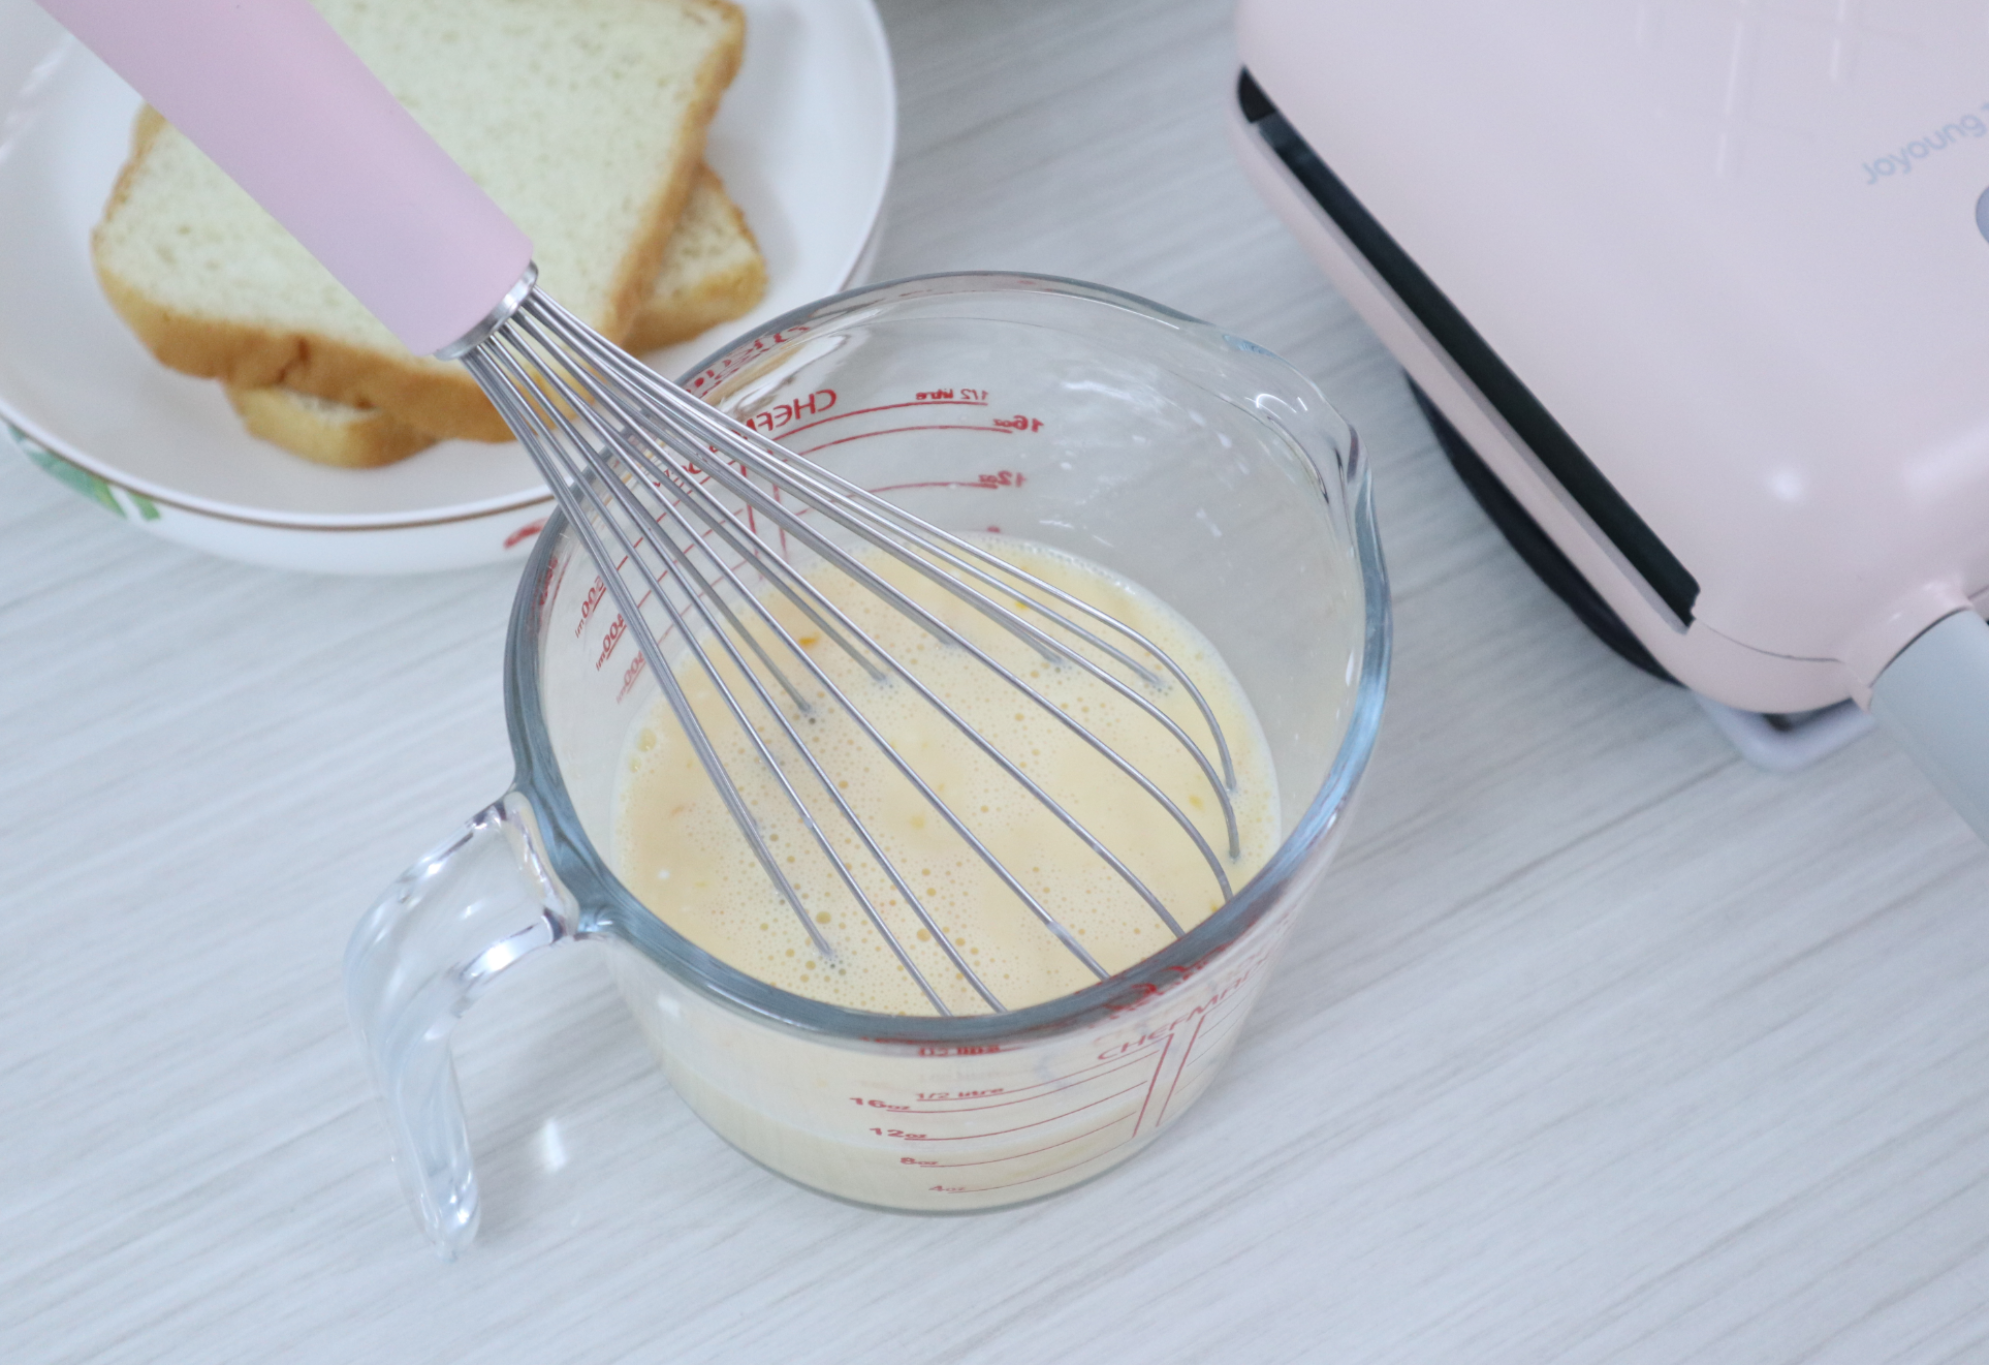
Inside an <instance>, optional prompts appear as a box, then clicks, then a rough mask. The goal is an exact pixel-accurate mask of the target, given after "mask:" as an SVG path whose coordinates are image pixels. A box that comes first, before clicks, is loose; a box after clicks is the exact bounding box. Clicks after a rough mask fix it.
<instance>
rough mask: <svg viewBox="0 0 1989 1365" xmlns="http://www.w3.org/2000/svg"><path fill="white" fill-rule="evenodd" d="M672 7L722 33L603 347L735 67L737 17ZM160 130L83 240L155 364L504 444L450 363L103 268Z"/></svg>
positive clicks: (487, 408) (732, 11) (611, 307)
mask: <svg viewBox="0 0 1989 1365" xmlns="http://www.w3.org/2000/svg"><path fill="white" fill-rule="evenodd" d="M682 2H683V3H685V4H687V5H689V6H692V7H695V8H697V9H701V10H704V11H706V12H707V13H709V14H710V15H712V16H713V17H714V19H715V20H716V21H717V22H718V23H719V25H720V27H721V29H722V30H723V32H722V36H721V38H720V41H719V43H718V44H717V45H716V47H715V48H714V51H713V52H712V54H711V55H710V57H709V58H708V59H707V61H706V62H705V64H704V67H703V69H702V71H701V72H700V79H699V83H698V85H697V86H696V88H695V89H694V90H693V91H692V93H691V96H690V98H689V99H688V100H687V101H686V105H685V110H684V119H683V123H682V125H681V128H680V134H679V138H680V145H681V146H682V147H683V149H684V154H683V155H681V156H680V157H679V159H678V164H677V166H676V167H675V169H674V171H673V172H672V174H671V175H670V176H669V177H668V179H667V180H666V181H664V182H663V183H662V184H661V185H660V186H659V187H658V189H657V190H656V192H655V193H654V194H653V195H652V197H651V200H650V203H649V205H648V206H647V207H648V215H647V218H646V220H645V222H646V226H645V227H644V228H643V229H642V230H641V231H640V232H639V233H638V234H637V236H636V238H635V240H634V241H633V242H632V243H631V245H630V247H629V250H628V251H627V252H626V253H625V255H624V256H623V258H622V264H621V270H620V274H619V278H618V280H617V282H616V284H615V285H614V287H612V288H611V289H610V291H609V295H608V304H607V307H606V310H605V316H604V317H603V318H602V319H601V321H602V324H603V325H602V327H601V330H602V332H603V334H604V335H606V336H607V337H609V339H611V340H621V339H623V338H625V337H627V336H628V334H629V331H630V329H631V328H632V327H633V326H634V323H635V319H636V317H637V315H638V312H639V310H640V309H641V308H642V305H643V303H644V301H645V299H646V298H647V296H648V294H649V291H650V289H651V287H652V285H653V284H654V282H655V279H656V275H657V272H658V270H659V268H660V267H661V265H662V261H663V253H664V251H665V250H666V248H667V247H668V245H669V240H670V234H671V232H672V231H673V230H674V229H675V227H676V223H677V219H678V217H679V215H680V214H681V213H682V211H683V207H684V203H685V201H686V199H687V198H688V197H689V195H690V192H691V187H692V185H693V183H694V181H695V177H696V176H697V175H698V173H699V168H700V164H701V161H702V158H703V155H704V141H705V128H706V126H707V125H708V124H709V123H710V121H711V117H712V115H713V114H714V113H715V112H716V110H717V107H718V101H719V98H720V97H721V96H722V95H723V94H724V92H725V89H726V87H727V86H728V85H729V84H731V81H732V78H733V77H734V75H736V74H737V72H738V69H739V62H740V59H741V56H742V54H743V51H744V47H745V16H744V15H743V14H742V13H741V11H740V10H739V9H738V7H737V6H736V5H733V4H731V3H730V2H729V0H682ZM163 127H164V121H163V120H162V119H160V118H159V116H158V115H157V114H156V113H151V112H150V111H144V112H141V114H140V116H139V118H138V120H137V121H136V122H135V124H134V126H133V132H132V146H133V155H132V157H131V159H130V160H129V161H127V162H126V163H125V166H124V168H123V170H122V171H121V172H120V173H119V175H118V179H117V183H116V184H115V186H113V188H112V190H111V196H110V201H109V203H108V205H107V206H106V208H105V210H104V216H103V219H102V220H100V222H99V224H98V227H97V229H96V231H95V232H94V233H93V234H92V237H91V242H92V252H91V255H92V259H93V262H94V264H95V266H96V273H97V279H98V281H99V283H100V284H101V285H102V287H103V290H104V294H105V296H106V297H107V298H108V299H109V301H110V304H111V306H112V308H114V309H115V310H116V311H117V313H118V315H119V316H120V317H121V318H123V319H124V321H125V323H126V325H127V326H129V327H130V328H131V330H132V331H133V332H134V333H135V334H136V335H137V337H138V338H139V340H140V341H141V342H142V343H143V344H144V345H145V347H146V349H147V350H149V351H150V352H151V353H152V354H153V356H154V357H156V358H157V359H158V360H159V362H160V363H161V364H163V365H166V366H168V367H170V368H172V369H175V370H180V371H182V372H184V373H187V374H192V375H199V376H201V377H203V378H210V379H219V380H221V381H222V382H223V383H225V384H228V385H231V386H233V387H236V388H242V389H253V388H266V387H270V386H275V385H280V386H282V387H285V388H290V389H294V390H296V391H297V392H299V393H305V394H310V395H313V396H315V397H319V398H325V399H330V400H331V401H333V402H338V403H345V404H349V405H351V406H353V407H360V408H374V409H377V410H379V411H380V412H383V413H385V414H387V415H388V416H390V417H392V418H394V419H396V420H397V421H399V422H401V423H404V424H406V425H407V426H409V427H413V428H416V429H418V430H420V431H424V432H428V433H431V434H432V435H433V436H434V437H436V438H438V439H465V440H478V441H493V442H495V441H509V440H511V439H512V436H511V432H510V430H509V429H508V428H507V427H506V426H505V425H504V421H503V419H502V418H500V417H499V416H498V415H497V411H496V409H495V408H493V407H492V406H491V405H490V402H489V400H488V399H486V398H485V397H484V396H483V392H482V391H481V390H480V389H479V388H478V387H477V384H476V381H475V380H473V379H471V378H470V376H469V374H468V372H467V371H465V370H463V369H462V368H461V367H460V366H458V365H454V364H446V363H444V362H440V361H436V360H433V359H430V358H428V357H425V356H416V355H413V354H412V353H410V352H407V351H405V350H403V351H400V352H399V353H398V354H396V353H393V352H388V351H383V350H378V349H374V348H370V347H365V346H358V345H353V344H351V343H349V342H343V341H339V340H337V339H335V338H331V337H325V336H320V335H316V334H313V333H309V332H299V331H279V330H275V329H271V328H268V327H264V326H259V325H255V324H252V323H247V322H242V321H237V320H234V319H230V318H224V317H214V316H196V315H193V314H189V313H187V312H184V311H182V310H179V309H176V308H173V307H171V306H169V305H166V304H164V303H162V302H160V301H159V300H157V299H155V298H153V297H151V296H149V295H147V294H146V293H145V291H144V290H143V289H141V288H139V287H138V286H137V285H136V284H135V283H134V282H132V281H129V280H125V279H123V278H121V277H119V276H118V275H117V274H116V272H115V271H113V270H112V269H110V268H109V267H108V266H107V265H106V264H105V262H104V259H103V253H102V252H101V251H99V250H98V249H97V247H98V244H99V243H100V242H101V240H102V238H103V235H104V231H105V227H106V225H108V224H109V222H110V221H111V220H112V219H113V218H114V217H115V215H116V214H117V212H118V210H119V209H120V208H121V207H122V205H123V204H124V202H125V200H126V199H127V197H128V195H129V193H130V188H131V185H132V183H133V180H134V178H135V176H136V175H137V173H138V171H139V168H140V166H141V164H142V162H143V160H144V157H145V155H146V154H147V152H149V151H150V150H151V148H152V147H153V146H154V145H155V144H156V142H157V140H158V137H159V134H160V132H161V130H162V128H163Z"/></svg>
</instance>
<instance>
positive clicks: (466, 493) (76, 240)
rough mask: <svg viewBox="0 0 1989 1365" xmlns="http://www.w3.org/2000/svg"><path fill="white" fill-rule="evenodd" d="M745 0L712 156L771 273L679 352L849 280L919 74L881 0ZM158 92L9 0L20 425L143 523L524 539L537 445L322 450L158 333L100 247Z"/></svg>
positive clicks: (177, 534) (3, 25) (2, 323)
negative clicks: (153, 336) (124, 306)
mask: <svg viewBox="0 0 1989 1365" xmlns="http://www.w3.org/2000/svg"><path fill="white" fill-rule="evenodd" d="M739 2H740V4H741V6H742V8H744V9H745V11H746V59H745V62H744V63H743V64H742V66H741V68H740V71H739V76H738V79H737V80H736V81H734V82H733V84H732V88H731V89H730V90H729V91H727V92H726V96H725V100H724V103H723V105H722V106H721V107H720V110H719V114H718V117H717V118H716V119H715V120H714V121H713V123H712V125H711V132H710V140H709V144H708V146H707V149H706V156H707V159H708V160H709V161H710V163H711V165H712V167H713V168H714V169H716V170H717V171H718V173H719V174H720V175H721V176H722V177H723V178H724V180H725V185H726V188H727V190H728V191H729V192H730V193H731V195H732V197H733V198H734V199H735V200H737V201H738V203H739V205H740V207H741V208H742V209H744V210H745V213H746V219H747V221H748V222H749V223H750V224H751V225H752V229H753V233H754V235H755V236H756V237H758V238H759V242H760V249H761V251H762V252H763V253H764V254H765V256H766V260H767V277H768V284H767V295H766V298H765V300H763V301H762V303H761V304H760V306H759V307H758V308H757V309H755V310H754V311H753V312H752V313H751V314H749V315H748V316H747V317H745V318H741V319H739V320H738V321H736V322H730V323H725V324H722V325H721V326H719V327H717V328H714V329H713V330H712V332H710V333H707V334H706V335H705V336H703V337H699V338H697V339H696V340H693V341H688V342H685V343H683V344H681V345H678V346H673V347H671V348H670V349H668V350H666V351H662V352H659V353H657V354H656V355H655V356H654V357H652V358H651V363H653V364H655V365H656V366H657V368H658V369H660V370H662V371H663V372H664V373H666V374H675V373H679V372H681V371H683V370H685V369H688V368H689V367H690V366H691V365H693V364H695V363H696V362H697V361H698V360H700V359H702V358H703V357H704V356H705V355H706V354H707V353H708V352H709V351H711V350H712V349H714V348H715V347H716V346H717V344H718V343H720V342H721V341H723V340H724V339H725V338H726V337H728V336H731V335H735V334H738V333H741V332H744V331H745V330H747V329H749V328H750V327H752V326H754V325H755V324H757V323H759V322H762V321H764V320H766V319H769V318H772V317H776V316H778V315H779V314H781V313H784V312H786V311H788V310H789V309H791V308H796V307H799V306H800V305H802V304H804V303H807V302H809V301H810V300H812V299H815V298H819V297H821V296H822V295H824V294H832V293H834V292H836V291H837V290H839V289H841V288H843V287H844V286H845V285H846V284H848V283H850V282H851V281H852V279H853V277H854V276H855V275H856V274H857V273H858V272H859V271H860V270H861V268H862V266H863V262H864V256H865V251H866V247H867V246H868V245H869V244H870V241H871V237H872V233H873V231H874V229H875V228H876V225H877V217H878V212H879V209H880V208H881V206H882V204H883V199H884V188H885V184H886V182H887V180H888V179H889V176H890V171H891V158H892V151H893V144H894V141H895V136H896V123H897V108H896V96H895V92H894V90H893V87H892V79H891V59H890V52H889V49H888V48H887V47H886V46H885V42H884V31H883V26H882V25H881V24H880V23H879V22H878V18H877V14H876V11H875V10H874V9H873V8H872V7H871V4H870V0H739ZM137 108H138V97H137V96H136V95H135V94H133V93H132V92H131V90H130V88H129V87H127V86H126V85H125V84H124V83H123V82H122V81H120V80H119V79H118V78H117V77H116V76H115V75H113V74H111V72H110V71H109V70H108V69H107V68H105V67H104V66H103V65H102V64H101V63H100V62H98V61H97V60H96V58H95V57H93V56H92V55H91V54H90V53H89V52H88V51H86V50H85V49H83V48H82V47H81V46H79V45H78V44H77V43H76V42H75V41H74V40H72V39H70V38H69V37H68V36H67V35H66V34H65V33H63V31H62V30H61V29H60V28H58V27H57V26H56V25H55V23H54V22H53V21H52V20H50V19H49V18H48V17H47V16H46V15H45V14H44V13H43V12H42V11H41V9H40V8H39V7H38V6H36V5H35V4H34V3H32V0H0V418H4V419H5V422H4V426H5V429H6V430H7V432H8V433H9V434H10V435H11V436H12V437H13V439H14V443H15V444H16V445H17V446H19V448H20V449H21V451H22V452H23V453H24V454H26V455H27V456H28V457H29V458H30V459H32V460H34V461H35V462H36V463H37V464H39V465H41V466H42V467H43V468H44V469H46V470H48V471H49V472H50V473H51V474H54V475H55V476H56V477H58V478H60V479H62V480H63V481H64V482H65V483H67V484H69V485H70V486H71V487H73V488H75V489H76V490H77V491H78V492H80V493H82V494H84V495H85V496H87V497H90V498H93V499H94V500H95V501H97V502H98V503H100V504H102V505H103V506H104V507H106V508H108V509H109V510H111V511H114V512H116V513H117V514H119V515H120V516H124V517H126V518H128V519H129V520H131V521H132V522H133V523H134V524H137V525H140V526H143V527H145V528H146V529H148V530H151V531H153V532H156V533H157V534H159V535H162V536H166V537H168V538H169V539H172V540H177V541H180V542H182V543H184V544H187V545H191V546H194V547H196V548H198V549H202V550H207V551H211V552H212V553H215V554H220V555H226V556H229V557H231V558H235V559H244V560H248V561H251V562H253V563H260V564H273V565H277V566H279V567H284V568H297V569H314V570H322V571H330V572H344V573H402V572H410V571H416V570H424V569H445V568H456V567H461V566H464V565H469V564H478V563H484V562H488V561H491V560H497V559H503V558H507V557H510V556H514V555H522V554H523V552H524V551H525V549H527V548H528V547H529V544H530V542H531V539H532V536H533V535H534V533H535V532H536V531H537V529H538V526H539V524H540V523H542V522H543V520H544V518H545V516H546V513H547V512H548V511H549V510H550V508H551V498H550V496H549V495H548V494H547V492H546V490H545V486H544V484H543V483H541V482H540V480H539V477H538V475H537V473H536V472H535V471H534V470H533V468H532V465H531V462H530V460H528V459H527V458H526V456H525V454H524V452H523V451H521V450H519V449H518V447H516V446H492V445H483V444H479V443H476V442H469V441H452V442H448V443H445V444H443V445H439V446H435V447H433V448H431V449H429V450H426V451H423V452H422V453H421V454H419V455H416V456H414V457H413V458H412V459H409V460H404V461H402V462H401V463H399V464H395V465H389V466H388V467H386V468H384V469H368V470H344V469H332V468H328V467H326V466H322V465H316V464H312V463H310V462H309V461H306V460H301V459H298V458H296V457H295V456H292V455H289V454H287V453H285V452H283V451H281V450H278V449H277V448H276V447H274V446H270V445H266V444H264V443H263V442H261V441H258V440H256V439H255V438H253V437H251V436H249V435H248V434H247V433H245V432H244V431H243V430H242V428H241V425H240V423H239V422H237V421H236V419H235V415H234V412H233V410H232V409H230V408H229V406H228V403H227V400H226V398H225V397H223V395H222V393H221V389H220V386H219V385H217V384H215V383H213V382H211V381H208V380H202V379H193V378H190V377H188V376H186V375H181V374H176V373H174V372H173V371H171V370H168V369H166V368H164V367H163V366H161V365H159V364H158V363H157V362H156V361H154V360H153V359H152V357H151V356H150V355H149V354H148V353H147V352H146V351H145V350H144V348H143V347H141V346H140V345H139V344H138V342H137V340H136V339H135V338H134V337H133V336H132V335H131V333H130V332H129V331H128V330H127V329H126V328H125V326H124V324H123V323H122V322H120V321H119V320H118V317H117V315H116V314H115V313H113V312H112V311H111V308H110V305H109V304H108V303H106V302H105V301H104V297H103V294H102V292H101V291H100V290H99V289H98V287H97V282H96V277H95V275H94V274H93V273H92V271H91V267H90V257H89V247H88V243H89V235H90V229H91V227H92V226H93V225H94V224H95V223H96V221H97V217H98V215H99V214H100V213H101V211H102V209H103V205H104V201H105V200H106V199H107V198H108V197H109V194H110V188H111V183H112V181H113V180H115V179H116V176H117V171H118V168H119V167H120V166H121V165H122V164H123V161H124V156H125V150H126V146H127V143H128V140H129V137H130V130H131V120H132V116H133V114H134V113H135V112H136V110H137Z"/></svg>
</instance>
